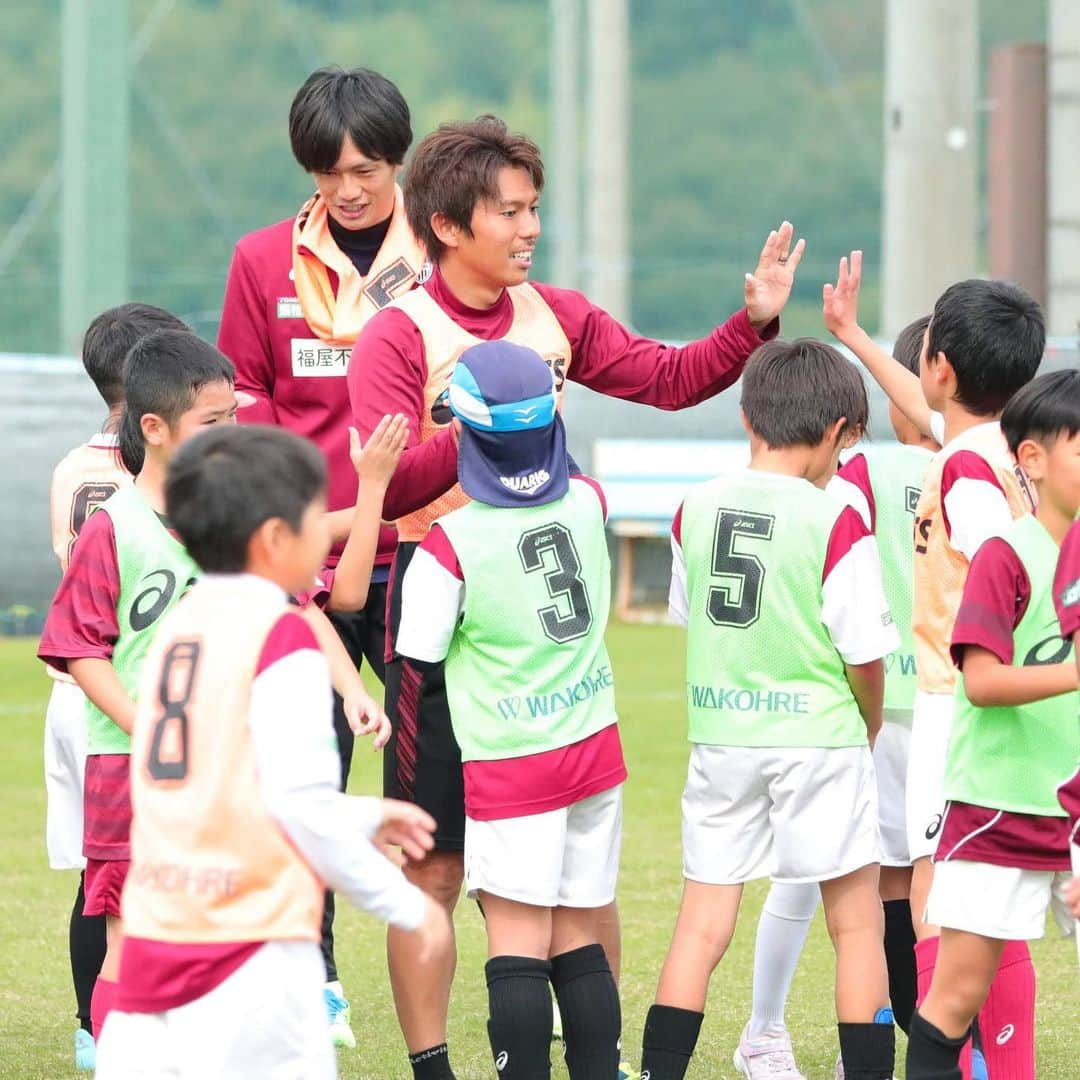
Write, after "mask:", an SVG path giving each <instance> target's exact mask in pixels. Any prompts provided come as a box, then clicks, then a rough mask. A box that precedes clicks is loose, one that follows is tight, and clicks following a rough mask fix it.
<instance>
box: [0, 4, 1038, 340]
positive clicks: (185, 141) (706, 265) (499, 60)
mask: <svg viewBox="0 0 1080 1080" xmlns="http://www.w3.org/2000/svg"><path fill="white" fill-rule="evenodd" d="M86 2H92V0H86ZM61 9H62V5H61V3H60V0H31V2H28V3H13V4H8V5H5V9H4V17H3V34H2V35H0V57H2V61H3V62H2V65H0V90H2V92H0V131H2V133H3V151H4V152H3V155H2V156H0V288H2V295H3V300H4V302H3V303H2V304H0V352H23V353H25V352H31V353H57V352H61V353H67V354H69V355H70V354H71V353H72V352H73V351H74V347H75V344H76V343H74V342H65V341H62V340H61V335H60V329H59V325H60V324H59V318H58V302H59V301H58V297H59V250H60V248H59V230H60V228H61V223H60V213H59V206H60V198H59V192H60V188H61V186H62V185H64V184H66V183H70V182H72V181H73V178H72V177H67V176H64V175H63V174H62V172H61V169H60V101H61V71H60V64H61V59H60V56H61V21H62V18H61V17H62V10H61ZM884 18H885V9H884V4H883V3H859V4H852V3H850V0H755V2H754V3H745V2H743V0H679V2H678V3H673V2H671V0H632V2H631V4H630V43H631V62H630V147H629V155H628V156H629V173H630V193H629V232H630V252H631V263H630V286H631V299H630V307H631V318H632V321H633V323H634V325H635V326H636V327H637V328H638V329H640V330H641V331H643V332H645V333H648V334H651V335H654V336H658V337H665V338H675V339H685V338H688V337H693V336H697V335H699V334H701V333H703V332H705V331H706V330H707V329H708V328H709V327H710V326H712V325H713V324H714V323H715V322H716V321H717V320H718V319H720V318H722V317H723V316H724V315H725V314H726V313H727V312H729V311H730V310H731V309H732V308H734V307H735V306H737V305H738V303H739V301H740V296H741V284H742V274H743V272H744V271H745V270H746V269H748V268H752V267H753V265H754V262H755V259H756V255H757V252H758V250H759V248H760V244H761V241H762V239H763V237H764V233H765V231H766V230H767V228H768V227H769V226H770V225H773V224H775V223H777V222H778V221H779V220H780V219H781V218H783V217H788V218H790V219H791V220H792V221H794V222H795V223H796V225H797V227H798V230H799V232H800V234H802V235H805V236H807V237H808V238H809V248H808V252H807V256H806V259H805V261H804V263H803V268H802V270H801V271H800V274H799V280H798V283H797V286H796V293H795V296H794V298H793V302H792V304H791V305H790V307H789V310H788V313H787V315H786V319H785V330H786V331H787V332H789V333H793V334H794V333H809V332H816V331H817V330H818V328H819V325H820V324H819V322H818V315H817V312H818V306H819V304H818V302H819V297H820V287H821V282H822V281H824V280H825V279H826V278H827V277H829V275H830V274H832V273H834V272H835V260H836V257H837V255H838V254H839V253H840V252H841V251H843V250H846V249H849V248H852V247H857V246H858V247H862V248H864V249H865V251H866V261H867V290H866V301H865V306H864V312H865V322H866V324H867V325H868V326H869V327H871V328H873V327H875V326H876V325H877V294H878V289H877V268H878V263H879V254H880V215H881V187H882V147H883V137H882V127H883V125H882V89H883V48H884V46H883V31H884ZM1046 24H1047V11H1046V3H1045V0H1025V2H1024V3H1016V2H1015V0H982V3H981V5H980V10H979V33H980V40H981V50H982V54H983V55H982V57H981V58H980V65H979V70H980V78H981V80H982V82H983V84H984V83H985V73H986V68H987V64H986V57H987V56H988V55H989V51H990V49H991V48H993V46H995V45H996V44H999V43H1001V42H1006V41H1031V42H1042V41H1044V40H1045V37H1046ZM550 42H551V21H550V12H549V4H548V3H546V2H544V0H469V2H468V3H461V2H460V0H428V2H417V3H388V2H386V0H277V2H275V3H269V4H268V3H262V2H258V0H131V14H130V57H131V104H130V108H131V120H130V125H131V126H130V132H131V135H130V147H131V149H130V173H129V191H130V292H131V295H132V297H133V298H137V299H140V300H144V301H147V302H150V303H154V304H159V305H162V306H164V307H167V308H169V309H171V310H173V311H175V312H177V313H178V314H180V315H182V316H183V317H184V318H185V319H187V320H188V321H189V322H191V323H193V324H194V325H195V327H196V328H197V329H198V330H199V331H200V332H201V333H203V334H205V335H206V336H208V337H211V338H212V337H213V336H214V335H215V334H216V331H217V319H218V316H219V312H220V306H221V296H222V288H223V285H224V280H225V273H226V270H227V267H228V262H229V257H230V254H231V251H232V247H233V244H234V243H235V241H236V240H237V238H238V237H239V236H240V235H242V234H243V233H244V232H247V231H249V230H251V229H254V228H257V227H259V226H262V225H265V224H268V223H270V222H272V221H276V220H280V219H281V218H283V217H287V216H289V215H290V214H291V213H293V212H294V211H295V209H296V208H297V206H298V205H299V203H300V202H301V201H302V200H303V199H304V198H305V196H306V195H307V194H308V193H309V191H310V189H311V184H310V182H309V181H308V179H307V177H306V176H305V175H304V173H303V172H302V171H301V170H300V168H299V167H298V166H297V165H296V163H295V162H294V161H293V159H292V156H291V153H290V151H289V145H288V133H287V124H286V121H287V114H288V108H289V103H290V101H291V99H292V96H293V94H294V93H295V91H296V89H297V88H298V87H299V85H300V83H301V82H302V81H303V79H304V78H305V77H306V76H307V74H308V73H309V72H310V71H311V70H312V69H313V68H315V67H317V66H319V65H321V64H326V63H339V64H342V65H343V66H346V67H349V66H354V65H366V66H370V67H374V68H376V69H377V70H379V71H381V72H383V73H384V74H386V75H388V76H389V77H391V78H392V79H394V80H395V81H396V82H397V83H398V85H399V86H400V87H401V89H402V91H403V92H404V94H405V96H406V98H407V100H408V101H409V103H410V105H411V107H412V111H413V118H414V125H413V126H414V132H415V134H416V136H417V137H419V136H421V135H423V134H424V133H425V132H426V131H428V130H430V129H431V128H432V127H434V126H435V125H436V124H437V123H438V122H439V121H441V120H445V119H453V118H464V117H469V116H472V115H475V114H477V113H480V112H485V111H491V112H495V113H498V114H499V115H501V116H503V117H504V118H505V119H506V120H507V121H508V122H509V123H510V124H511V125H512V126H514V127H516V128H520V129H522V130H524V131H526V132H528V133H530V134H531V135H533V136H534V137H535V138H536V139H537V140H538V141H539V142H540V144H541V146H542V147H544V148H545V149H547V148H548V144H549V138H550V132H551V121H552V117H551V116H550V115H549V79H550V71H551V58H550V56H549V46H550ZM582 86H584V82H582ZM983 120H984V121H985V116H983ZM585 137H586V134H585V129H584V125H582V129H581V138H582V140H584V139H585ZM984 157H985V155H980V166H979V168H980V175H983V174H984V173H985V166H984V165H983V164H982V163H981V162H982V159H983V158H984ZM579 182H580V183H582V184H583V183H584V179H583V178H579ZM549 206H550V204H549ZM543 209H547V208H543ZM547 224H548V225H550V224H551V219H550V217H549V218H548V220H547ZM932 257H933V252H932V251H928V253H927V258H932ZM550 258H551V247H550V244H548V245H546V246H545V244H544V242H543V241H542V242H541V252H540V258H539V260H538V264H537V265H536V266H535V269H534V276H535V277H537V278H539V279H541V280H544V279H546V278H549V277H550V274H549V267H550Z"/></svg>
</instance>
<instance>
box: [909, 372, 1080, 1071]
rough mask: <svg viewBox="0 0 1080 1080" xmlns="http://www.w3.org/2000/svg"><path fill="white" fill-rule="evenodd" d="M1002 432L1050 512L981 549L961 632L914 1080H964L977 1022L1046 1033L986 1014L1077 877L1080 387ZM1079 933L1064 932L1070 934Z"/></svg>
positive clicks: (1064, 380) (1041, 398)
mask: <svg viewBox="0 0 1080 1080" xmlns="http://www.w3.org/2000/svg"><path fill="white" fill-rule="evenodd" d="M1001 428H1002V431H1003V432H1004V433H1005V436H1006V438H1007V440H1008V443H1009V449H1010V450H1011V451H1012V453H1013V454H1014V455H1015V456H1016V459H1017V461H1018V462H1019V463H1020V465H1021V466H1022V468H1023V469H1024V471H1025V473H1026V474H1027V476H1028V477H1029V478H1030V480H1031V482H1032V483H1033V484H1034V486H1035V488H1036V490H1037V492H1038V507H1037V509H1036V511H1035V513H1034V514H1033V515H1032V514H1029V515H1027V516H1025V517H1022V518H1020V519H1018V520H1016V521H1014V522H1013V523H1012V525H1011V527H1010V528H1008V529H1007V530H1006V531H1005V532H1004V533H1002V534H1001V535H1000V536H995V537H991V538H990V539H989V540H987V541H986V542H985V543H984V544H983V545H982V547H980V548H979V551H978V552H977V554H976V556H975V558H974V560H973V561H972V563H971V569H970V571H969V573H968V576H967V581H966V583H965V586H964V594H963V601H962V603H961V607H960V611H959V613H958V615H957V618H956V623H955V626H954V628H953V633H952V655H953V660H954V662H955V663H956V665H957V667H958V668H959V669H960V678H959V680H958V682H957V688H956V711H955V715H954V722H953V729H952V733H951V737H950V740H949V748H948V757H947V763H946V773H945V796H946V798H947V800H948V803H947V809H946V814H945V820H944V823H943V825H942V830H941V838H940V841H939V844H938V849H937V855H936V858H935V862H936V867H935V873H934V883H933V886H932V887H931V891H930V899H929V903H928V908H927V912H928V918H929V919H930V921H931V922H933V923H935V924H938V925H940V926H941V927H942V932H941V945H940V948H939V952H938V960H937V966H936V968H935V970H934V976H933V981H932V983H931V986H930V991H929V993H928V994H927V996H926V999H925V1001H923V1002H922V1004H921V1005H920V1006H919V1009H918V1012H917V1013H916V1019H914V1020H913V1022H912V1027H911V1036H910V1042H909V1046H908V1060H907V1068H908V1071H907V1075H908V1078H909V1080H929V1078H931V1077H933V1078H935V1080H937V1078H940V1080H950V1078H955V1080H959V1078H960V1075H961V1072H960V1067H959V1064H958V1062H959V1055H960V1050H961V1048H962V1046H963V1044H964V1041H965V1040H966V1039H967V1037H968V1032H969V1028H970V1026H971V1023H972V1021H973V1019H974V1018H975V1016H976V1014H978V1015H979V1016H980V1026H981V1028H982V1030H983V1035H984V1039H985V1038H987V1037H988V1035H993V1034H995V1033H996V1032H997V1031H998V1029H999V1028H1000V1030H1002V1031H1004V1030H1008V1031H1009V1036H1008V1039H1009V1041H1013V1040H1014V1039H1017V1038H1019V1037H1020V1036H1021V1035H1023V1034H1024V1033H1025V1032H1031V1031H1033V1028H1034V1024H1033V1022H1032V1021H1033V1018H1032V1017H1029V1016H1023V1017H1021V1016H1016V1017H1012V1016H1006V1015H1004V1014H1003V1015H1002V1016H1000V1017H997V1016H989V1017H988V1016H987V1015H986V1009H985V1008H983V1003H984V1001H986V999H987V993H988V991H989V988H990V984H991V982H992V980H993V979H994V976H995V973H996V972H997V971H998V968H999V965H1003V964H1005V963H1006V962H1007V959H1008V950H1009V949H1010V948H1011V947H1012V944H1013V943H1016V942H1024V941H1027V940H1031V939H1033V938H1040V937H1042V935H1043V931H1044V928H1045V921H1046V914H1047V910H1048V908H1050V907H1051V901H1052V899H1053V897H1054V895H1055V893H1058V892H1059V891H1060V890H1061V889H1062V888H1063V886H1064V883H1065V879H1066V871H1068V869H1069V835H1068V833H1069V823H1068V817H1067V815H1066V811H1065V809H1064V807H1063V806H1062V805H1061V803H1060V802H1059V801H1058V794H1057V793H1058V788H1059V787H1060V786H1061V785H1062V784H1063V783H1064V782H1065V781H1066V780H1067V779H1068V777H1069V776H1070V775H1071V773H1072V772H1073V771H1074V769H1075V766H1076V761H1077V757H1078V755H1080V728H1078V725H1077V722H1076V689H1077V672H1076V666H1075V663H1074V660H1073V649H1072V645H1071V642H1070V641H1068V640H1066V639H1063V638H1062V634H1061V627H1060V625H1059V622H1058V617H1057V613H1056V611H1055V607H1054V595H1053V578H1054V570H1055V566H1056V564H1057V561H1058V553H1059V549H1060V547H1061V544H1062V541H1063V540H1064V539H1065V536H1066V534H1067V532H1068V530H1069V528H1070V526H1071V525H1072V522H1073V519H1074V518H1075V516H1076V514H1077V512H1078V511H1080V371H1075V370H1070V371H1061V372H1055V373H1052V374H1048V375H1042V376H1040V377H1039V378H1037V379H1035V380H1034V381H1033V382H1031V383H1030V384H1028V385H1027V386H1025V387H1024V388H1023V389H1022V390H1020V391H1018V392H1017V394H1016V395H1015V396H1014V397H1013V398H1012V400H1011V401H1010V402H1009V404H1008V405H1007V406H1006V407H1005V411H1004V413H1003V414H1002V417H1001ZM1071 923H1072V920H1071V919H1070V920H1065V919H1064V918H1063V919H1062V927H1063V929H1070V928H1071ZM980 1009H982V1012H980ZM998 1041H999V1042H1000V1041H1002V1040H1000V1039H999V1040H998ZM1030 1041H1032V1040H1031V1036H1030V1035H1027V1036H1026V1037H1025V1042H1030ZM1023 1049H1025V1050H1026V1051H1030V1052H1031V1053H1032V1054H1033V1050H1034V1048H1033V1046H1030V1047H1026V1048H1023Z"/></svg>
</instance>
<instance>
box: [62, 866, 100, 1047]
mask: <svg viewBox="0 0 1080 1080" xmlns="http://www.w3.org/2000/svg"><path fill="white" fill-rule="evenodd" d="M84 879H85V874H80V875H79V891H78V893H77V894H76V896H75V906H74V907H73V908H72V909H71V921H70V923H69V924H68V950H69V952H70V954H71V980H72V982H73V983H74V984H75V1001H76V1003H77V1007H78V1011H77V1012H76V1014H75V1015H76V1016H77V1017H78V1018H79V1023H80V1024H81V1025H82V1029H83V1030H84V1031H90V1030H91V1025H90V998H91V997H92V996H93V993H94V983H95V981H96V980H97V977H98V972H99V971H101V965H102V964H103V963H104V962H105V916H104V915H84V914H83V904H84V903H85V902H86V895H85V893H84V892H83V883H84Z"/></svg>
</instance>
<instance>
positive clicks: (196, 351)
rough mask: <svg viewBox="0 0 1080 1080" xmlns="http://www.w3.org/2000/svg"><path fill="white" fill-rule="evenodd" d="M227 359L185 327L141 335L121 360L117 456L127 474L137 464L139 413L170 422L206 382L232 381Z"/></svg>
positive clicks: (143, 453)
mask: <svg viewBox="0 0 1080 1080" xmlns="http://www.w3.org/2000/svg"><path fill="white" fill-rule="evenodd" d="M234 376H235V371H234V369H233V366H232V364H231V362H230V361H229V360H228V359H227V358H226V357H225V356H224V355H223V354H222V353H220V352H218V350H217V349H215V348H214V346H213V345H211V344H210V342H209V341H204V340H203V339H202V338H201V337H199V336H198V335H197V334H193V333H191V331H189V330H156V331H154V333H152V334H146V335H145V336H144V337H141V338H140V339H139V340H138V341H137V342H136V343H135V344H134V345H133V346H132V347H131V351H130V352H129V353H128V354H127V359H126V360H125V361H124V398H125V401H124V412H123V415H122V416H121V417H120V429H119V436H118V438H119V443H120V459H121V461H122V462H123V463H124V468H125V469H127V471H128V472H130V473H132V474H133V475H134V474H136V473H138V472H139V470H140V469H142V466H143V459H144V458H145V456H146V447H145V445H144V443H143V434H142V418H143V417H144V416H145V415H146V414H147V413H153V414H155V415H156V416H160V417H161V418H162V419H163V420H164V421H165V423H167V424H168V425H169V427H172V426H173V425H174V424H175V423H176V421H177V420H179V419H180V417H181V416H182V415H183V414H184V413H185V412H187V410H188V409H190V408H191V406H192V405H193V404H194V403H195V396H196V395H197V394H198V392H199V391H200V390H201V389H202V388H203V387H204V386H206V385H208V384H209V383H215V382H227V383H232V382H233V379H234Z"/></svg>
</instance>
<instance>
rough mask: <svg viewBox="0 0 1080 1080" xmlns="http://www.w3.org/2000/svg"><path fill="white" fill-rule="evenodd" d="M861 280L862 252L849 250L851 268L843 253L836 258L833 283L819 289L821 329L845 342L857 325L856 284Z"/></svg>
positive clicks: (857, 302) (857, 288)
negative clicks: (836, 265)
mask: <svg viewBox="0 0 1080 1080" xmlns="http://www.w3.org/2000/svg"><path fill="white" fill-rule="evenodd" d="M861 283H862V252H861V251H853V252H852V253H851V268H850V269H848V260H847V257H846V256H845V257H844V258H842V259H841V260H840V268H839V270H838V271H837V274H836V284H835V285H830V284H829V283H828V282H826V283H825V285H824V286H823V287H822V290H821V307H822V311H821V316H822V318H823V319H824V320H825V329H826V330H828V331H829V333H831V334H835V335H836V337H837V338H839V339H840V341H842V342H844V343H845V344H847V343H848V339H849V338H850V337H851V335H852V333H853V332H854V331H856V330H858V328H859V285H860V284H861Z"/></svg>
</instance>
